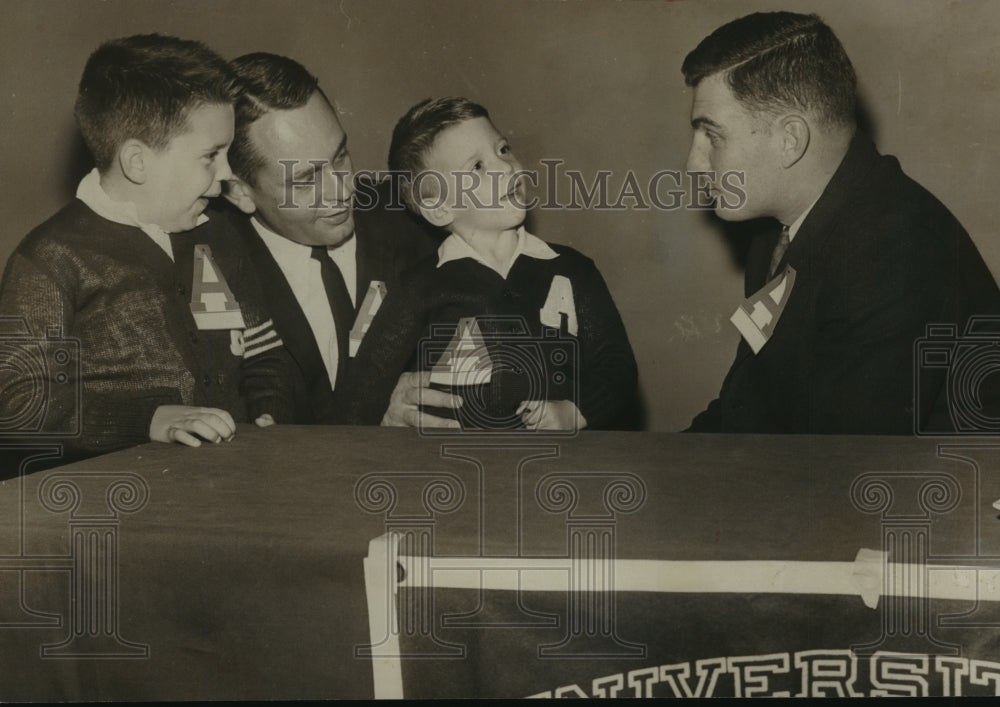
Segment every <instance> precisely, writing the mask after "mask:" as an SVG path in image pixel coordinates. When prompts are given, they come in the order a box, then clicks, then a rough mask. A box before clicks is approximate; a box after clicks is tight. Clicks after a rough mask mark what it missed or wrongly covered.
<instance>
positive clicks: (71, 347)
mask: <svg viewBox="0 0 1000 707" xmlns="http://www.w3.org/2000/svg"><path fill="white" fill-rule="evenodd" d="M71 279H72V278H71V274H67V277H66V278H59V280H57V279H56V278H55V277H54V276H53V275H52V274H51V273H50V272H49V271H48V270H47V269H46V268H44V267H40V266H39V265H38V264H37V263H36V262H35V261H34V260H33V259H29V258H27V257H25V256H23V255H22V254H20V253H17V252H15V253H14V254H13V255H12V256H11V258H10V261H9V262H8V264H7V269H6V272H5V273H4V278H3V282H2V284H0V317H3V318H4V323H5V324H6V325H7V327H6V328H7V331H5V332H4V337H3V338H5V339H6V340H7V342H8V343H9V345H10V346H11V347H12V348H11V351H12V355H11V357H10V358H9V359H8V363H13V362H14V361H15V360H16V359H19V358H20V359H23V360H24V361H25V362H27V361H34V362H35V364H36V365H32V366H17V365H14V366H8V370H7V371H6V372H5V373H6V375H4V376H3V377H0V381H2V382H0V386H2V389H0V415H2V416H3V417H4V418H6V419H8V420H18V419H19V418H24V419H23V423H22V425H23V429H24V431H25V432H26V433H27V434H28V435H31V434H40V435H47V436H51V437H54V438H56V439H60V441H62V442H63V444H64V447H65V449H66V451H67V453H69V454H70V455H73V456H84V455H94V454H100V453H103V452H109V451H113V450H115V449H121V448H123V447H128V446H132V445H136V444H141V443H143V442H148V441H149V424H150V422H151V420H152V418H153V413H154V411H155V410H156V408H158V407H159V406H160V405H179V404H181V396H180V393H179V392H178V391H177V390H175V389H171V388H165V387H164V388H151V389H148V390H144V391H142V393H140V394H137V393H136V392H135V391H127V390H123V391H122V392H121V393H113V392H108V391H105V390H101V391H98V390H95V389H94V388H93V387H92V386H90V385H88V374H87V366H86V362H87V356H88V355H97V354H99V353H100V352H92V351H86V350H81V346H80V340H79V338H77V337H75V336H74V319H75V303H74V302H73V298H72V296H71V295H70V294H69V291H71V288H70V289H65V288H64V286H63V285H64V284H71V282H68V281H71ZM14 327H16V328H17V329H19V330H20V332H21V333H20V334H18V335H13V329H12V328H14ZM50 334H54V337H50ZM60 339H61V340H63V341H65V346H57V342H58V341H59V340H60ZM57 349H58V350H61V351H63V352H65V354H66V355H67V357H66V358H62V357H60V358H59V359H56V358H55V357H56V355H57ZM15 350H16V353H14V351H15ZM21 354H23V356H22V355H21ZM60 361H65V363H60ZM63 375H65V378H64V377H63ZM122 375H127V372H125V371H123V372H122ZM30 411H34V413H33V414H28V413H29V412H30Z"/></svg>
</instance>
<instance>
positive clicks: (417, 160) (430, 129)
mask: <svg viewBox="0 0 1000 707" xmlns="http://www.w3.org/2000/svg"><path fill="white" fill-rule="evenodd" d="M489 117H490V114H489V112H487V110H486V109H485V108H483V107H482V106H481V105H479V104H478V103H474V102H473V101H470V100H469V99H468V98H460V97H455V96H453V97H449V98H433V99H432V98H428V99H426V100H424V101H421V102H420V103H418V104H417V105H415V106H413V107H412V108H410V110H408V111H407V112H406V115H404V116H403V117H402V118H400V119H399V122H397V123H396V127H395V128H393V131H392V143H391V145H390V146H389V169H390V170H391V171H393V172H397V173H399V174H401V179H400V182H399V185H400V190H401V191H402V193H403V199H404V201H406V205H407V206H409V207H410V210H412V211H413V212H415V213H417V214H419V213H420V209H419V208H418V206H417V203H416V200H415V199H414V196H413V190H412V184H413V181H414V180H415V179H417V177H418V175H419V174H420V173H421V172H423V171H424V170H425V168H426V165H425V164H424V157H425V156H426V154H427V151H428V150H429V149H430V147H431V145H433V144H434V140H435V139H436V138H437V136H438V135H440V134H441V132H442V131H444V130H446V129H447V128H450V127H451V126H453V125H457V124H458V123H461V122H463V121H466V120H472V119H473V118H486V119H487V120H488V119H489ZM433 181H434V180H421V184H426V183H427V182H433ZM435 183H436V182H435ZM421 196H426V195H421Z"/></svg>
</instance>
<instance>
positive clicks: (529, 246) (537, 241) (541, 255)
mask: <svg viewBox="0 0 1000 707" xmlns="http://www.w3.org/2000/svg"><path fill="white" fill-rule="evenodd" d="M519 255H527V256H530V257H532V258H537V259H538V260H552V259H553V258H558V257H559V254H558V253H557V252H555V251H554V250H552V248H550V247H549V244H548V243H546V242H545V241H543V240H542V239H541V238H538V237H537V236H533V235H531V234H530V233H528V231H527V230H525V228H524V226H521V227H519V228H518V229H517V245H516V246H515V247H514V252H513V253H512V254H511V256H510V261H509V262H508V263H507V266H506V267H505V268H503V269H502V270H497V269H496V268H495V267H493V266H492V265H490V264H489V263H488V262H486V259H485V258H483V256H481V255H480V254H479V253H478V252H476V249H475V248H473V247H472V246H471V245H469V244H468V243H466V242H465V239H463V238H462V237H461V236H459V235H458V234H457V233H452V234H451V235H450V236H448V237H447V238H445V239H444V242H443V243H441V245H440V246H438V263H437V266H438V267H441V266H442V265H444V264H445V263H447V262H450V261H452V260H460V259H462V258H472V259H473V260H475V261H476V262H478V263H481V264H482V265H485V266H486V267H488V268H489V269H490V270H493V271H494V272H495V273H497V274H498V275H500V277H502V278H503V279H504V280H506V279H507V275H508V274H509V273H510V269H511V268H512V267H514V262H515V261H516V260H517V257H518V256H519Z"/></svg>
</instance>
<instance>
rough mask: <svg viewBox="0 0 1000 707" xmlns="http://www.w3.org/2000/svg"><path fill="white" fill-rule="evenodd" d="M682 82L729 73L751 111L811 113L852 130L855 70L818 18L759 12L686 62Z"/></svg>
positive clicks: (711, 38) (717, 34)
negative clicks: (849, 126)
mask: <svg viewBox="0 0 1000 707" xmlns="http://www.w3.org/2000/svg"><path fill="white" fill-rule="evenodd" d="M681 71H682V72H683V74H684V82H685V83H686V84H687V85H688V86H692V87H694V86H697V85H698V84H699V83H701V81H702V80H703V79H705V78H706V77H708V76H711V75H713V74H716V73H719V72H725V79H726V81H727V83H728V84H729V88H730V90H731V91H732V92H733V95H734V96H735V97H736V98H737V99H738V100H739V101H740V102H741V103H742V104H743V105H744V106H746V107H747V108H748V109H750V110H753V111H762V112H776V111H782V110H788V109H799V110H810V111H812V112H814V113H815V114H816V115H817V116H818V117H819V118H820V119H821V120H822V121H824V122H826V123H827V124H829V125H853V124H854V121H855V113H856V110H857V109H856V105H857V79H856V78H855V74H854V67H853V66H851V60H850V59H848V58H847V53H846V52H845V51H844V47H843V46H842V45H841V43H840V40H838V39H837V37H836V35H835V34H834V33H833V30H831V29H830V28H829V27H828V26H827V25H826V24H824V22H823V21H822V20H821V19H820V18H819V17H818V16H816V15H802V14H798V13H794V12H757V13H754V14H752V15H747V16H745V17H741V18H739V19H737V20H733V21H732V22H730V23H728V24H725V25H723V26H722V27H719V28H718V29H717V30H715V31H714V32H712V34H710V35H708V36H707V37H706V38H705V39H703V40H702V41H701V43H700V44H699V45H698V46H697V47H696V48H695V49H694V50H693V51H692V52H691V53H690V54H688V55H687V57H686V58H685V59H684V64H683V66H682V67H681Z"/></svg>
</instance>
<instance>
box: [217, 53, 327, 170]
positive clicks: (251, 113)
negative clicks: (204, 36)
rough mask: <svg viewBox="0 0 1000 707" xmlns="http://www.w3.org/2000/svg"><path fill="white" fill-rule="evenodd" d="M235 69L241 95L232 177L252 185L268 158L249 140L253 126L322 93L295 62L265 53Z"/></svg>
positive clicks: (237, 62)
mask: <svg viewBox="0 0 1000 707" xmlns="http://www.w3.org/2000/svg"><path fill="white" fill-rule="evenodd" d="M232 67H233V72H234V73H235V74H236V77H237V80H238V81H239V83H240V89H241V92H240V96H239V98H238V99H237V101H236V132H235V134H234V136H233V144H232V145H230V146H229V166H230V167H231V168H232V170H233V174H235V175H236V176H237V177H239V178H240V179H242V180H243V181H244V182H246V183H247V184H250V185H252V186H253V185H256V183H257V172H259V171H260V169H261V168H262V167H263V166H264V164H265V158H264V156H263V155H261V154H260V152H258V151H257V149H256V147H254V145H253V143H252V142H251V141H250V126H251V125H253V123H254V122H255V121H256V120H257V119H259V118H260V117H261V116H262V115H264V114H265V113H269V112H270V111H274V110H293V109H295V108H301V107H302V106H304V105H305V104H306V103H308V102H309V99H310V98H311V97H312V95H313V94H314V93H315V92H316V91H319V81H318V80H317V79H316V77H315V76H313V75H312V74H310V73H309V72H308V71H306V68H305V67H304V66H302V64H300V63H299V62H297V61H295V60H294V59H289V58H288V57H285V56H278V55H277V54H268V53H266V52H254V53H252V54H244V55H243V56H240V57H237V58H236V59H233V61H232ZM320 93H322V91H320ZM324 98H325V96H324Z"/></svg>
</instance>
